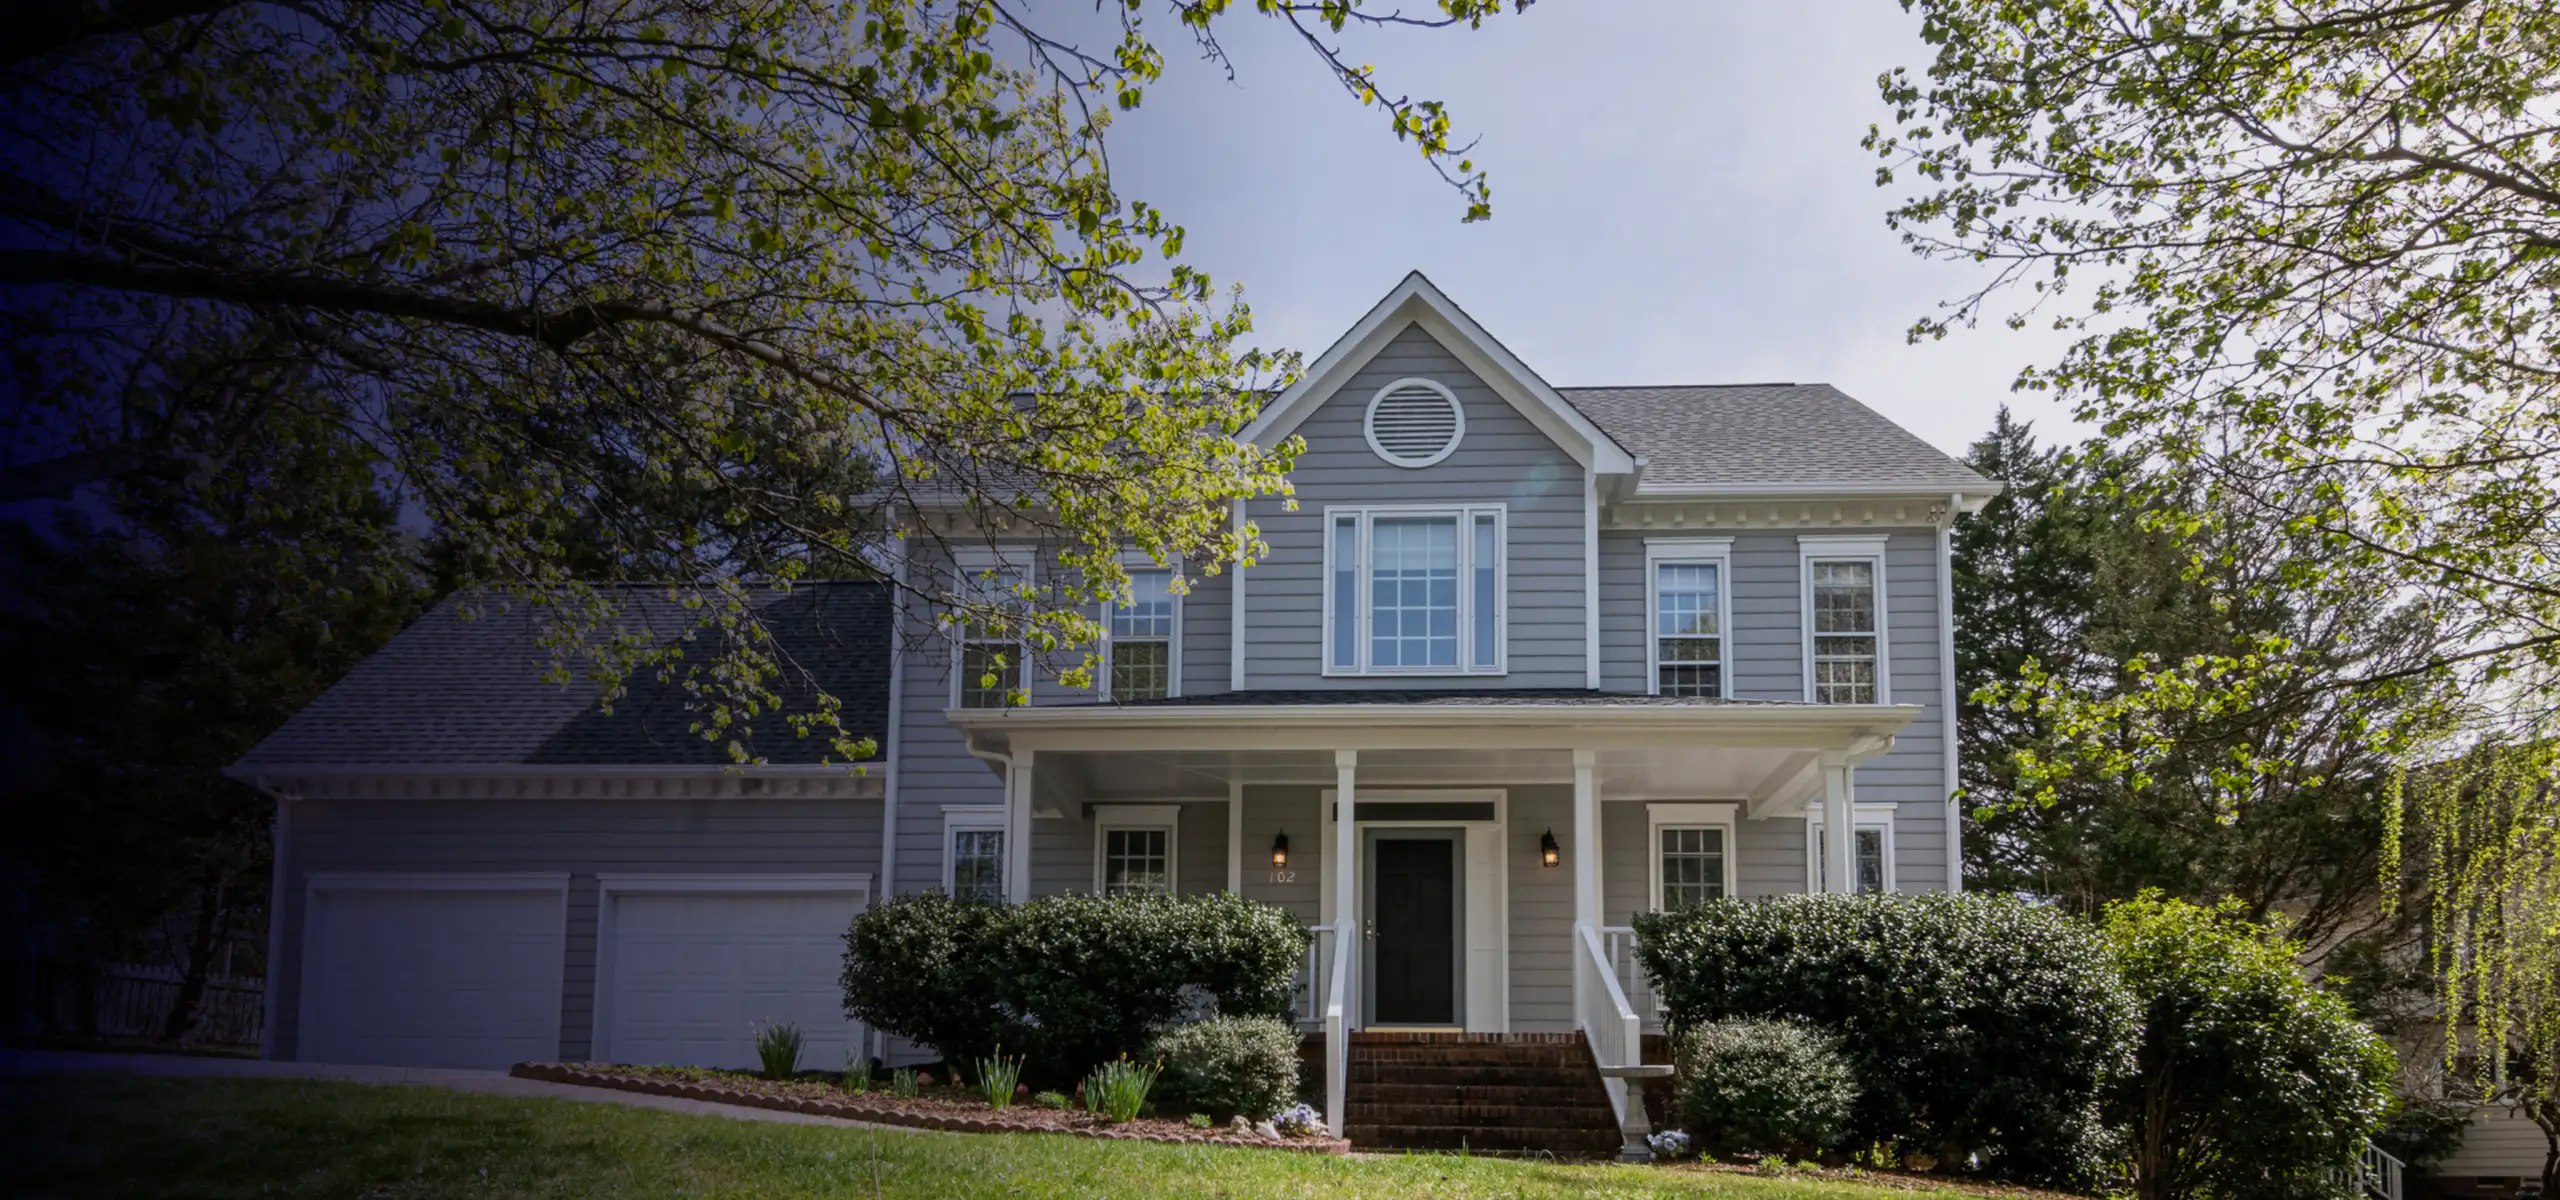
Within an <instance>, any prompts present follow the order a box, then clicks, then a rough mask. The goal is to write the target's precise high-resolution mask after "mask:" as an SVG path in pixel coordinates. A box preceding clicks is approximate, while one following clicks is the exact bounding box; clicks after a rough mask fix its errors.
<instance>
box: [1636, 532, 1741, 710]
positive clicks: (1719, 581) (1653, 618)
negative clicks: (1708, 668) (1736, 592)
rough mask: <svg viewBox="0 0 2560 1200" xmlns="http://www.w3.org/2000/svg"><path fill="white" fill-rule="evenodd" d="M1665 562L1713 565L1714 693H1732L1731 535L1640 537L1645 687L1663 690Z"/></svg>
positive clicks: (1655, 693) (1719, 695)
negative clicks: (1714, 624) (1641, 545)
mask: <svg viewBox="0 0 2560 1200" xmlns="http://www.w3.org/2000/svg"><path fill="white" fill-rule="evenodd" d="M1665 565H1670V566H1705V567H1714V568H1715V569H1716V696H1717V698H1718V699H1728V698H1731V697H1732V695H1733V539H1732V538H1729V537H1697V538H1646V539H1645V540H1644V690H1645V694H1646V695H1648V696H1659V695H1661V694H1662V608H1661V598H1662V571H1661V568H1662V567H1664V566H1665Z"/></svg>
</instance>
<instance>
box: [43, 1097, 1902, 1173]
mask: <svg viewBox="0 0 2560 1200" xmlns="http://www.w3.org/2000/svg"><path fill="white" fill-rule="evenodd" d="M0 1131H5V1132H0V1141H6V1142H7V1143H9V1144H8V1145H7V1147H6V1148H5V1153H0V1194H5V1195H11V1196H60V1197H74V1196H77V1197H93V1196H97V1197H103V1196H173V1195H174V1196H243V1197H246V1196H260V1197H292V1196H311V1197H330V1198H332V1200H339V1198H348V1200H352V1198H359V1197H360V1198H363V1200H405V1198H408V1197H435V1196H542V1197H554V1196H632V1197H637V1196H670V1197H673V1196H683V1197H714V1196H845V1197H854V1196H873V1195H879V1196H896V1197H902V1198H903V1197H980V1196H1056V1197H1069V1196H1074V1197H1089V1196H1090V1197H1102V1196H1108V1197H1114V1198H1123V1197H1127V1198H1141V1200H1143V1198H1146V1197H1159V1196H1161V1197H1176V1196H1179V1197H1217V1196H1226V1197H1238V1198H1242V1197H1307V1198H1309V1200H1317V1198H1322V1200H1355V1198H1362V1197H1378V1198H1381V1200H1383V1198H1385V1197H1453V1198H1454V1197H1471V1198H1474V1197H1548V1196H1557V1197H1561V1196H1575V1197H1604V1196H1605V1197H1626V1198H1630V1200H1632V1198H1636V1197H1672V1196H1689V1197H1698V1196H1713V1197H1732V1198H1735V1200H1817V1198H1820V1200H1885V1198H1886V1197H1896V1198H1900V1200H1910V1198H1911V1197H1913V1196H1914V1193H1913V1192H1910V1191H1907V1190H1887V1189H1883V1188H1876V1187H1868V1186H1863V1185H1856V1184H1848V1183H1839V1182H1832V1181H1827V1180H1813V1179H1804V1178H1795V1179H1762V1178H1754V1177H1749V1176H1743V1175H1737V1174H1732V1173H1724V1172H1704V1171H1699V1170H1696V1169H1666V1168H1639V1167H1621V1166H1613V1165H1600V1164H1590V1165H1561V1164H1553V1163H1536V1162H1510V1161H1503V1160H1498V1159H1483V1158H1457V1157H1448V1156H1430V1157H1399V1156H1381V1157H1376V1158H1359V1159H1337V1158H1324V1157H1319V1156H1315V1155H1305V1154H1294V1153H1287V1152H1281V1151H1268V1150H1236V1149H1216V1148H1210V1147H1186V1146H1158V1145H1142V1144H1129V1143H1111V1142H1099V1141H1093V1140H1089V1139H1084V1138H1070V1137H1058V1136H1042V1135H966V1134H946V1133H925V1132H885V1131H884V1132H878V1133H873V1132H870V1131H865V1130H849V1129H841V1128H831V1127H822V1126H805V1125H775V1124H764V1123H752V1122H746V1121H734V1120H729V1119H726V1118H721V1117H701V1116H688V1115H681V1114H676V1113H665V1112H655V1111H649V1110H644V1109H632V1108H623V1107H619V1106H615V1105H605V1104H583V1103H576V1102H571V1101H563V1100H519V1099H508V1098H501V1097H494V1096H469V1095H459V1094H455V1093H451V1092H444V1091H438V1090H434V1089H427V1088H392V1087H373V1086H364V1085H356V1084H338V1083H305V1082H286V1081H242V1080H206V1079H146V1078H136V1077H110V1076H81V1077H76V1078H72V1077H53V1078H46V1079H38V1080H34V1081H28V1080H14V1081H10V1083H9V1086H8V1088H7V1094H6V1096H5V1098H0ZM875 1176H876V1179H877V1182H876V1183H875V1182H874V1180H875ZM1939 1195H1951V1194H1949V1193H1939Z"/></svg>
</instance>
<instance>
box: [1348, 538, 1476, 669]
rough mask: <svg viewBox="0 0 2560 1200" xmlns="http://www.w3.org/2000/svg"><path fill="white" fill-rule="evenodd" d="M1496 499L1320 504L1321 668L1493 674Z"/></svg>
mask: <svg viewBox="0 0 2560 1200" xmlns="http://www.w3.org/2000/svg"><path fill="white" fill-rule="evenodd" d="M1503 517H1504V513H1503V509H1502V507H1501V506H1499V505H1486V506H1482V507H1460V508H1405V507H1397V508H1329V509H1326V510H1325V580H1326V586H1325V673H1326V674H1328V675H1398V674H1404V675H1498V674H1501V673H1502V670H1503V644H1504V643H1503V604H1504V599H1503V544H1504V537H1503Z"/></svg>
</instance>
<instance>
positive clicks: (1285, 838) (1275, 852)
mask: <svg viewBox="0 0 2560 1200" xmlns="http://www.w3.org/2000/svg"><path fill="white" fill-rule="evenodd" d="M1271 865H1272V866H1275V867H1285V866H1288V865H1289V831H1288V830H1286V829H1283V830H1281V831H1280V836H1278V837H1276V838H1273V839H1271Z"/></svg>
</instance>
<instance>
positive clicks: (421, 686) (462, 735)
mask: <svg viewBox="0 0 2560 1200" xmlns="http://www.w3.org/2000/svg"><path fill="white" fill-rule="evenodd" d="M607 595H608V596H610V597H611V598H612V599H613V600H614V601H615V602H616V603H617V604H618V605H619V606H620V607H621V609H622V610H623V611H624V612H625V613H626V614H627V616H628V620H627V622H626V623H625V625H624V628H627V629H635V630H636V629H638V628H646V629H647V630H648V631H650V632H651V633H653V634H655V635H656V636H657V637H659V638H660V639H669V638H675V637H680V636H682V635H683V633H684V631H685V630H687V629H689V628H691V627H693V625H694V623H695V622H694V618H693V617H692V616H691V615H689V614H687V613H684V612H683V611H681V610H679V609H678V608H677V607H676V606H675V605H674V604H673V603H672V602H670V601H669V600H668V599H667V598H666V594H665V592H664V590H663V589H662V588H657V587H644V586H631V587H618V588H612V589H609V590H608V591H607ZM481 603H482V604H483V606H484V611H483V613H482V614H481V615H480V616H479V617H477V618H466V617H464V615H463V614H462V612H461V608H460V606H461V598H460V597H458V596H457V597H447V598H446V599H445V600H444V601H442V602H440V603H438V604H437V605H436V606H435V608H434V609H432V610H430V611H429V612H428V613H427V615H425V616H423V617H420V618H418V620H417V621H416V623H414V624H412V625H410V626H409V627H408V628H407V629H404V630H402V631H401V632H400V634H399V635H398V636H396V637H394V638H392V639H391V642H390V644H389V645H386V646H384V647H383V648H382V649H381V650H379V651H377V652H375V653H374V654H373V655H372V656H371V657H369V658H367V659H365V660H364V661H363V662H362V663H360V664H358V665H357V666H356V668H355V669H354V670H353V671H350V672H348V673H347V676H346V678H344V679H341V680H339V681H338V683H337V685H336V686H335V687H332V688H330V689H329V690H328V691H327V692H325V693H322V694H321V696H320V698H319V699H317V700H314V701H312V702H311V703H310V704H309V705H306V706H305V707H304V708H303V709H302V711H301V712H298V713H296V714H294V716H293V718H292V719H291V720H288V721H286V722H285V723H284V726H283V727H282V728H280V729H278V730H276V731H275V732H274V733H272V734H270V735H268V736H267V739H266V740H265V741H262V742H260V743H258V744H257V746H256V747H254V748H252V749H251V750H250V751H249V753H248V754H247V755H246V756H244V757H243V758H242V759H241V760H240V762H239V763H238V764H237V765H236V766H235V767H234V768H233V771H234V772H235V773H246V772H259V771H269V770H278V769H281V768H288V767H359V766H361V767H369V768H379V769H385V770H389V769H398V768H414V767H426V768H451V767H472V768H490V767H534V766H552V765H563V766H719V765H723V764H726V763H727V762H728V761H729V759H728V756H727V754H726V748H725V746H724V745H722V744H719V743H713V742H706V741H704V740H703V739H702V738H701V737H700V736H699V735H697V734H694V733H692V732H690V731H688V729H687V726H689V725H691V724H692V723H693V722H694V721H695V720H696V719H697V714H695V713H693V712H690V711H687V709H686V707H685V700H686V697H685V694H684V692H683V691H682V689H681V688H679V687H677V686H675V685H671V684H662V683H659V682H658V681H657V680H656V678H655V675H654V673H644V676H643V677H635V678H633V679H632V680H631V681H630V684H629V686H630V693H629V694H628V695H626V696H624V697H623V698H622V699H621V700H619V701H617V702H616V703H615V704H614V710H613V712H612V713H611V714H607V713H604V712H602V711H600V710H599V708H598V706H597V703H596V688H595V685H594V684H592V683H590V682H588V681H586V680H584V679H573V680H572V681H571V682H569V683H567V684H555V683H551V682H549V681H547V680H546V679H544V678H543V676H544V674H545V672H546V671H547V670H548V669H549V667H550V664H551V656H550V652H549V651H547V650H545V649H543V648H542V647H541V646H540V645H538V644H537V643H536V641H535V638H536V636H537V634H538V632H539V629H540V626H541V617H540V615H539V614H538V613H536V612H534V611H533V610H531V609H530V608H528V607H527V606H525V605H523V604H521V603H517V604H509V603H508V602H506V601H504V600H502V599H498V598H494V597H486V598H483V599H482V601H481ZM752 603H754V605H755V606H756V609H757V614H758V616H759V617H760V618H761V619H762V620H763V621H764V623H765V625H766V627H767V628H768V629H770V630H771V631H772V633H773V637H774V646H775V648H776V649H777V650H778V651H779V652H780V654H781V655H782V656H784V660H785V662H786V663H790V664H796V665H797V666H798V667H800V668H803V669H805V670H806V671H807V672H808V673H809V675H810V676H813V677H814V678H815V680H816V681H817V685H818V686H823V687H824V688H825V689H826V690H827V691H828V692H829V693H830V694H831V695H833V696H835V697H836V698H837V699H838V700H840V701H842V702H843V709H842V719H843V721H844V725H845V731H846V732H847V733H849V734H851V735H853V736H855V737H871V738H880V737H882V736H883V735H884V734H885V732H886V730H887V727H888V714H889V639H890V637H891V624H890V619H889V611H890V597H889V592H888V589H887V588H886V587H885V586H883V585H880V584H874V583H803V584H798V585H795V586H794V587H792V588H791V589H790V590H789V591H787V592H785V591H779V590H762V591H758V592H755V593H754V594H753V600H752ZM710 653H711V651H710V649H709V647H707V646H705V647H703V648H699V649H695V650H693V653H692V657H693V659H694V660H695V661H697V662H699V661H701V660H702V659H704V658H706V657H708V655H709V654H710ZM779 682H780V684H781V685H782V686H781V687H780V689H779V690H780V691H781V692H782V694H783V695H784V697H785V701H784V702H785V704H786V705H806V704H807V703H808V702H809V700H810V688H809V685H808V684H806V683H802V682H798V681H796V680H795V679H794V676H793V672H792V670H791V669H790V668H789V667H786V669H785V672H784V678H783V679H782V680H781V681H779ZM753 725H754V727H755V729H754V737H753V738H752V740H751V744H750V745H749V749H750V751H752V752H754V753H757V754H760V755H762V756H763V757H764V758H765V759H766V760H767V761H768V762H770V763H774V764H785V765H787V764H815V763H817V762H819V761H821V760H822V759H829V758H832V759H834V760H836V761H839V762H841V761H842V756H841V755H837V754H834V753H833V752H832V748H831V747H830V746H829V745H828V743H827V741H826V739H825V738H823V737H821V736H818V735H815V734H813V735H811V736H810V737H807V738H798V737H794V736H793V735H792V731H791V729H790V727H789V726H788V725H786V724H784V723H783V722H782V721H781V720H780V719H779V717H778V716H777V715H775V714H772V713H767V714H764V715H763V716H761V717H759V718H756V719H755V720H754V721H753Z"/></svg>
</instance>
